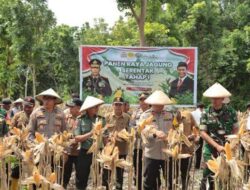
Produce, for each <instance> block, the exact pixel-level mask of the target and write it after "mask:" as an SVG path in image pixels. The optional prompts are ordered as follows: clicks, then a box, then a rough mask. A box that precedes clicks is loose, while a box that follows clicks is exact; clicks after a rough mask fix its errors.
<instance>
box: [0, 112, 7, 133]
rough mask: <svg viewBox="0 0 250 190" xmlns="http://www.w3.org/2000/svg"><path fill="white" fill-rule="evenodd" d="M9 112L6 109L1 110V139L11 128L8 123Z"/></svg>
mask: <svg viewBox="0 0 250 190" xmlns="http://www.w3.org/2000/svg"><path fill="white" fill-rule="evenodd" d="M6 115H7V112H6V111H5V110H4V109H1V108H0V137H3V136H4V135H6V134H7V133H8V131H9V127H8V125H7V123H6V119H5V118H6Z"/></svg>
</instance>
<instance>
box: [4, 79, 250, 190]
mask: <svg viewBox="0 0 250 190" xmlns="http://www.w3.org/2000/svg"><path fill="white" fill-rule="evenodd" d="M203 95H204V96H205V97H208V98H210V99H211V105H210V106H208V107H207V108H205V106H204V105H203V104H198V105H197V109H196V110H190V109H179V110H178V109H176V108H174V107H173V106H172V105H171V104H173V102H172V100H171V99H170V98H169V97H168V96H167V95H166V94H164V93H163V92H162V91H154V92H153V93H149V92H142V93H140V94H139V95H138V103H139V106H138V108H135V109H131V110H130V107H129V102H127V101H124V99H123V98H122V97H115V98H114V100H113V103H112V111H109V112H106V111H105V108H102V109H103V110H104V111H103V112H104V115H102V116H101V115H99V109H100V106H102V104H104V103H105V102H104V101H103V100H101V99H98V98H95V97H92V96H88V97H87V98H86V99H85V100H84V102H83V101H82V100H80V99H79V97H78V96H77V95H76V94H75V95H74V97H72V99H71V100H69V101H67V102H66V104H65V105H66V106H65V108H64V107H62V106H60V107H59V106H58V105H59V104H61V103H63V101H62V99H61V97H60V96H59V95H58V94H57V93H56V92H55V91H54V90H53V89H48V90H46V91H44V92H42V93H40V94H39V95H37V96H36V97H35V98H33V97H30V96H28V97H25V98H24V99H23V100H22V99H18V100H17V101H15V102H14V104H13V105H12V102H11V100H10V99H7V98H5V99H3V100H2V103H1V109H0V136H1V142H0V157H1V169H0V172H1V183H0V185H1V189H13V190H14V189H23V188H28V189H39V188H43V189H67V186H68V184H69V180H70V178H71V174H72V171H73V170H74V169H75V172H76V178H75V189H78V190H84V189H87V187H88V186H89V185H90V183H91V187H92V189H113V188H115V189H117V190H122V189H138V190H141V189H144V190H157V189H170V190H171V189H183V190H186V189H193V182H192V183H191V181H192V178H193V175H194V172H195V169H199V168H200V165H201V167H202V168H203V178H202V180H201V183H200V184H201V186H200V189H201V190H205V189H207V188H209V189H221V188H224V189H239V188H243V186H244V187H248V184H247V180H248V169H249V168H248V162H249V141H247V139H248V132H247V131H248V130H249V129H250V114H249V113H250V104H247V106H246V108H247V111H246V112H245V113H238V115H237V113H236V111H235V110H234V109H233V108H232V107H231V106H230V104H226V103H225V98H229V97H230V96H231V94H230V92H229V91H228V90H227V89H225V88H224V87H223V86H222V85H220V84H219V83H215V84H214V85H212V86H211V87H210V88H209V89H207V91H205V92H204V94H203ZM35 99H36V100H37V101H38V102H39V103H40V106H38V107H36V106H35V105H36V102H35ZM62 108H63V109H64V111H63V109H62ZM203 141H204V142H203ZM203 144H204V146H203ZM202 151H203V156H202V155H201V154H202ZM10 157H11V158H13V157H14V158H16V159H15V161H14V164H13V163H12V164H9V163H10V162H11V161H9V159H8V158H10ZM239 160H241V162H239ZM201 162H202V164H201ZM192 166H194V168H193V169H191V168H192ZM124 171H126V172H127V173H128V174H129V176H128V181H127V183H124V180H123V179H124ZM90 177H91V182H90V181H89V178H90ZM132 184H133V185H132ZM207 186H208V187H207Z"/></svg>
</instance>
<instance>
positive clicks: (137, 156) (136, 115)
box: [130, 92, 150, 190]
mask: <svg viewBox="0 0 250 190" xmlns="http://www.w3.org/2000/svg"><path fill="white" fill-rule="evenodd" d="M148 96H149V93H148V92H142V93H140V94H139V96H138V98H139V107H138V108H137V109H136V110H135V111H134V112H133V114H132V116H131V121H130V126H131V127H135V128H137V126H139V124H140V123H139V121H140V117H141V115H142V114H143V113H144V112H145V111H147V110H148V109H149V108H150V105H148V104H146V103H145V100H146V99H147V98H148ZM133 165H134V173H135V177H134V179H135V183H136V186H137V187H138V188H137V189H138V190H141V189H142V146H141V138H140V134H137V135H136V141H135V149H134V157H133Z"/></svg>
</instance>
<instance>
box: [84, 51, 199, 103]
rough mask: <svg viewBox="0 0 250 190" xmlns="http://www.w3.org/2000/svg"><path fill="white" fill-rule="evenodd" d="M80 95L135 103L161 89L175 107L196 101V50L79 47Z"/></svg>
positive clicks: (108, 101) (109, 100) (107, 100)
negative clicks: (122, 99)
mask: <svg viewBox="0 0 250 190" xmlns="http://www.w3.org/2000/svg"><path fill="white" fill-rule="evenodd" d="M79 51H80V69H81V72H80V84H81V85H80V92H81V96H82V98H83V99H84V98H85V97H86V96H88V95H92V96H96V97H99V98H102V99H104V100H105V102H107V103H111V102H112V100H113V99H114V98H115V97H123V98H124V99H125V100H126V101H128V102H130V103H131V104H137V103H138V100H137V95H138V94H139V93H142V92H147V93H150V92H153V91H155V90H162V91H164V92H165V93H166V94H168V95H169V97H170V98H171V99H172V101H174V102H175V103H176V104H177V105H194V104H196V99H197V65H198V62H197V48H195V47H186V48H175V47H157V48H151V47H150V48H149V47H143V48H142V47H110V46H80V49H79Z"/></svg>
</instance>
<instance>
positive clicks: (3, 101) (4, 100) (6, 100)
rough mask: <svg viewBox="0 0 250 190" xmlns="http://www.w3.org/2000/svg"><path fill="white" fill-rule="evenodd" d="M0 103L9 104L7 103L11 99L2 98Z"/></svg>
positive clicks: (9, 102)
mask: <svg viewBox="0 0 250 190" xmlns="http://www.w3.org/2000/svg"><path fill="white" fill-rule="evenodd" d="M2 104H4V105H9V104H11V100H10V99H9V98H4V99H3V100H2Z"/></svg>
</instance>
